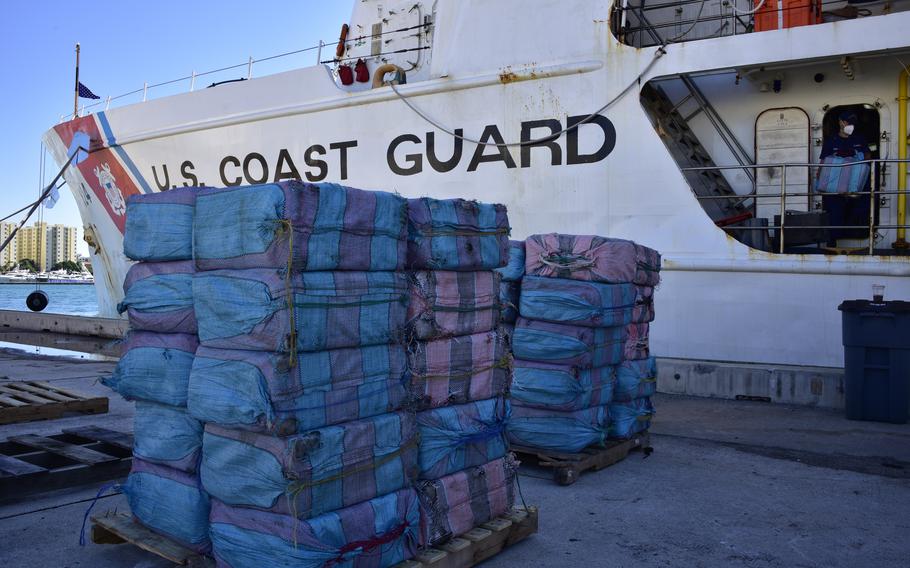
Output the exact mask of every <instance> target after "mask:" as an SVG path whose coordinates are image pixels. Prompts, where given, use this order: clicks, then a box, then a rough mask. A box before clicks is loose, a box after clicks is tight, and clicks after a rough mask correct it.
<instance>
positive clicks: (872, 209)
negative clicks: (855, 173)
mask: <svg viewBox="0 0 910 568" xmlns="http://www.w3.org/2000/svg"><path fill="white" fill-rule="evenodd" d="M876 191H878V160H873V161H872V184H871V185H870V186H869V255H870V256H871V255H873V254H875V192H876Z"/></svg>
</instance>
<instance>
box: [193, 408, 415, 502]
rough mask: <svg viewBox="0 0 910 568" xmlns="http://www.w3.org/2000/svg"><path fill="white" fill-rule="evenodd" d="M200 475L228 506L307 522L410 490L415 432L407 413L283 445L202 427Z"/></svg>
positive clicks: (285, 440)
mask: <svg viewBox="0 0 910 568" xmlns="http://www.w3.org/2000/svg"><path fill="white" fill-rule="evenodd" d="M201 471H202V484H203V487H205V490H206V491H208V492H209V494H210V495H212V496H213V497H215V498H217V499H218V500H220V501H223V502H225V503H226V504H228V505H232V506H241V507H254V508H258V509H263V510H270V511H272V512H274V513H281V514H285V515H292V516H295V517H298V518H301V519H307V518H310V517H313V516H316V515H321V514H323V513H327V512H329V511H334V510H336V509H341V508H342V507H348V506H351V505H354V504H356V503H360V502H362V501H366V500H368V499H372V498H374V497H377V496H379V495H385V494H386V493H391V492H393V491H397V490H399V489H402V488H404V487H408V486H409V485H410V483H411V482H412V481H413V480H414V479H415V477H416V475H417V428H416V425H415V423H414V415H413V414H408V413H404V412H396V413H391V414H383V415H380V416H374V417H373V418H367V419H365V420H355V421H352V422H345V423H344V424H340V425H337V426H328V427H325V428H321V429H318V430H312V431H310V432H307V433H304V434H298V435H294V436H289V437H285V438H279V437H275V436H271V435H268V434H256V433H253V432H245V431H242V430H232V429H228V428H223V427H221V426H216V425H214V424H207V425H206V427H205V437H204V441H203V456H202V467H201Z"/></svg>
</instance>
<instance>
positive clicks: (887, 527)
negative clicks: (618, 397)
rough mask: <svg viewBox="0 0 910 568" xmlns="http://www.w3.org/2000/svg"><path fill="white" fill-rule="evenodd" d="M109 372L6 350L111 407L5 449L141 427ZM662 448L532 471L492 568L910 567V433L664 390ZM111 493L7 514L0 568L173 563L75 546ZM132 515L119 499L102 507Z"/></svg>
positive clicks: (9, 374) (35, 427) (1, 435)
mask: <svg viewBox="0 0 910 568" xmlns="http://www.w3.org/2000/svg"><path fill="white" fill-rule="evenodd" d="M113 365H114V363H113V362H110V361H93V360H85V359H81V360H76V359H68V358H58V357H42V356H36V355H34V354H26V353H25V352H23V351H12V350H0V384H2V383H3V382H7V381H12V380H45V381H51V382H52V383H54V384H59V385H60V386H64V387H66V388H69V389H72V390H76V391H78V392H81V393H84V394H101V395H104V396H108V397H109V398H110V401H111V405H110V408H111V411H110V412H109V413H108V414H105V415H96V416H74V417H66V418H62V419H57V420H48V421H40V422H30V423H23V424H15V425H7V426H0V440H2V439H6V438H7V437H9V436H12V435H16V434H24V433H35V434H45V435H48V434H54V433H58V432H59V431H60V430H61V429H63V428H69V427H74V426H84V425H89V424H94V425H98V426H104V427H108V428H113V429H120V430H125V431H128V430H130V429H131V426H132V424H131V416H132V404H131V403H127V402H125V401H123V400H121V399H120V398H119V397H118V396H117V395H116V394H114V393H112V392H111V391H109V390H108V389H107V388H106V387H104V386H103V385H101V384H100V383H98V382H97V377H100V376H103V375H105V374H108V373H110V371H111V370H112V368H113ZM655 407H656V409H657V417H656V419H655V421H654V423H653V426H652V430H651V431H652V437H651V441H652V445H653V448H654V451H653V453H651V454H650V455H649V456H647V457H646V456H645V455H644V454H643V453H642V452H640V451H637V452H633V453H632V454H630V455H629V457H628V458H627V459H625V460H624V461H622V462H620V463H618V464H616V465H614V466H611V467H608V468H606V469H604V470H602V471H599V472H586V473H583V474H582V475H581V476H580V478H579V480H578V482H577V483H575V484H574V485H572V486H569V487H560V486H558V485H556V484H555V483H553V481H552V474H551V472H550V471H548V470H544V469H541V468H538V467H530V466H527V465H524V466H522V469H521V476H520V486H521V490H522V493H523V496H524V500H525V502H527V503H528V504H533V505H537V506H539V507H540V530H539V533H538V534H536V535H533V536H532V537H530V538H529V539H527V540H525V541H523V542H521V543H519V544H517V545H515V546H513V547H511V548H509V549H506V550H505V551H504V552H503V553H502V554H500V555H498V556H496V557H495V558H493V559H492V560H490V561H488V562H486V563H485V564H484V566H485V567H491V568H492V567H508V566H528V567H530V566H609V567H641V566H661V567H663V566H666V567H676V566H686V567H706V568H707V567H727V566H734V567H735V566H743V567H752V568H765V567H806V568H808V567H839V566H843V567H857V566H863V567H864V566H907V565H908V563H910V560H908V559H910V513H908V512H910V425H889V424H881V423H873V422H853V421H847V420H846V419H844V418H843V416H842V414H840V413H839V412H836V411H831V410H823V409H813V408H807V407H795V406H784V405H772V404H768V403H762V402H740V401H728V400H718V399H702V398H691V397H679V396H671V395H658V396H657V397H655ZM101 485H102V484H101V483H96V484H94V485H90V486H82V487H78V488H73V489H64V490H59V491H56V492H52V493H46V494H41V495H38V496H33V497H29V498H27V499H23V500H20V501H16V502H11V503H7V504H4V505H0V542H2V543H3V545H2V546H0V565H3V566H9V567H20V566H23V567H30V566H36V567H37V566H41V567H45V566H61V567H70V566H91V567H94V566H117V567H126V566H135V567H159V566H160V567H164V566H170V564H169V563H168V562H166V561H164V560H162V559H159V558H157V557H155V556H153V555H152V554H150V553H147V552H143V551H141V550H139V549H137V548H135V547H133V546H130V545H95V544H92V543H91V542H89V543H88V544H87V545H86V546H85V547H80V546H79V532H80V527H81V525H82V521H83V517H84V516H85V513H86V510H87V508H88V507H89V505H90V504H91V502H92V501H93V498H94V497H95V494H96V493H97V491H98V488H99V487H100V486H101ZM110 509H119V510H121V511H125V510H127V505H126V500H125V499H124V497H123V496H122V495H112V496H108V497H104V498H102V499H99V500H98V501H97V503H96V505H95V509H94V512H103V511H106V510H110Z"/></svg>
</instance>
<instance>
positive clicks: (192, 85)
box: [60, 20, 433, 122]
mask: <svg viewBox="0 0 910 568" xmlns="http://www.w3.org/2000/svg"><path fill="white" fill-rule="evenodd" d="M432 26H433V22H432V20H431V21H425V22H423V23H420V24H416V25H412V26H405V27H402V28H397V29H393V30H385V31H381V32H378V33H373V34H361V35H358V36H356V37H346V38H339V39H337V40H333V41H329V42H327V41H324V40H319V43H318V44H316V45H313V46H310V47H304V48H302V49H295V50H293V51H286V52H284V53H278V54H276V55H269V56H267V57H261V58H259V59H254V58H253V56H250V57H249V58H248V59H247V60H246V61H244V62H243V63H237V64H236V65H228V66H227V67H220V68H218V69H212V70H210V71H203V72H200V73H197V72H196V71H193V72H192V73H190V74H189V75H184V76H183V77H178V78H177V79H171V80H169V81H162V82H160V83H154V84H151V85H150V84H149V83H148V82H147V81H146V82H145V83H143V85H142V87H141V88H139V89H133V90H132V91H129V92H126V93H122V94H119V95H116V96H108V97H106V98H104V99H101V100H99V101H98V102H94V103H91V104H85V103H83V105H82V107H81V108H80V109H79V112H78V116H85V112H86V111H91V110H92V109H95V108H98V107H101V106H103V107H104V110H108V109H109V108H110V106H111V103H112V102H114V101H117V100H120V99H123V98H126V97H131V96H134V95H138V94H140V93H141V94H142V102H146V101H147V100H148V96H149V91H151V90H152V89H156V88H159V87H164V86H168V85H174V84H176V83H181V82H185V81H189V89H188V91H193V90H195V89H196V79H198V78H200V77H205V76H207V75H213V74H215V73H222V72H224V71H231V70H235V69H241V68H244V67H245V68H246V77H245V79H252V78H253V64H254V63H265V62H266V61H274V60H276V59H282V58H285V57H290V56H292V55H299V54H301V53H307V52H311V51H315V52H316V62H315V64H316V65H320V64H327V63H331V62H332V61H335V62H341V61H347V60H349V59H352V58H335V59H332V60H328V61H324V60H323V59H322V50H323V49H324V48H326V47H327V46H332V47H331V48H330V49H331V50H332V56H333V57H334V56H335V51H334V46H335V45H338V44H344V45H345V46H349V45H352V44H353V45H355V46H356V45H359V44H360V43H361V42H363V41H366V40H370V39H374V38H377V37H384V36H388V35H392V34H402V33H407V32H414V31H417V32H418V33H427V32H428V30H429V29H430V28H431V27H432ZM420 49H421V50H423V49H429V47H421V48H420ZM406 51H413V50H406ZM389 53H398V52H389ZM389 53H381V54H379V55H380V56H382V55H388V54H389ZM360 57H363V58H364V59H370V58H373V57H377V56H373V55H370V56H367V55H363V56H358V57H357V58H360ZM354 59H356V58H354ZM233 80H243V79H233ZM73 118H75V117H74V116H73V113H71V112H68V113H66V114H62V115H60V122H65V121H67V120H71V119H73Z"/></svg>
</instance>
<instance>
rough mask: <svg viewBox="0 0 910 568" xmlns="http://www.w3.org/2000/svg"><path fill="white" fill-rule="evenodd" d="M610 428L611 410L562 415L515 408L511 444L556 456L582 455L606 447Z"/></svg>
mask: <svg viewBox="0 0 910 568" xmlns="http://www.w3.org/2000/svg"><path fill="white" fill-rule="evenodd" d="M609 426H610V413H609V411H608V409H607V406H595V407H592V408H585V409H583V410H573V411H571V412H560V411H557V410H543V409H541V408H528V407H525V406H521V405H519V404H518V403H517V402H516V403H515V404H513V405H512V418H511V419H510V420H509V441H510V442H512V443H513V444H517V445H519V446H527V447H531V448H538V449H544V450H550V451H553V452H580V451H582V450H583V449H585V448H587V447H588V446H594V445H603V443H604V442H605V441H606V439H607V435H608V432H609Z"/></svg>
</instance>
